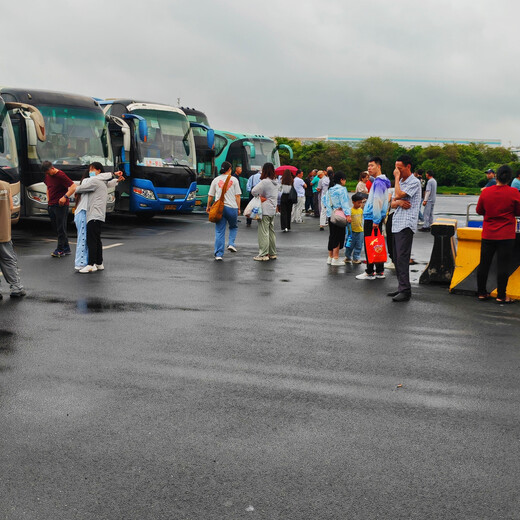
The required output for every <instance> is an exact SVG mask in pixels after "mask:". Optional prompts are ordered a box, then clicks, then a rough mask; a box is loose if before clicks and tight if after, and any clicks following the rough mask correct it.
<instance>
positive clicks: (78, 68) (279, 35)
mask: <svg viewBox="0 0 520 520" xmlns="http://www.w3.org/2000/svg"><path fill="white" fill-rule="evenodd" d="M1 9H2V13H1V18H0V19H1V20H2V30H1V36H2V48H1V51H0V52H1V54H0V85H10V86H17V87H32V88H45V89H53V90H61V91H66V92H74V93H80V94H87V95H91V96H94V97H120V96H121V97H131V98H135V99H140V100H147V101H156V102H165V103H169V104H172V105H177V98H180V99H181V104H182V105H184V106H190V107H195V108H198V109H201V110H203V111H204V112H206V114H207V116H208V118H209V120H210V123H211V125H212V126H213V127H214V128H217V129H221V130H235V131H242V132H254V133H256V132H259V133H264V134H267V135H272V136H274V135H281V136H320V135H326V134H330V135H332V134H334V135H385V136H413V137H459V138H462V137H464V138H467V137H469V138H471V137H472V138H500V139H502V141H503V143H504V145H506V146H509V145H510V144H512V145H513V146H518V145H520V100H519V95H518V94H519V85H520V67H519V55H520V44H519V40H520V38H519V36H518V23H519V22H518V20H519V15H520V3H518V2H513V1H508V0H507V1H506V0H450V1H447V0H394V1H388V0H356V1H352V0H320V1H317V0H312V1H305V0H277V1H273V0H264V1H260V0H256V1H243V0H241V1H236V0H189V1H184V0H146V1H139V2H137V1H135V0H124V1H120V0H103V1H101V0H88V1H86V2H76V1H73V0H69V1H65V0H46V1H45V2H38V3H37V2H34V1H33V2H29V1H27V0H19V1H16V2H9V3H8V4H7V5H6V2H2V7H1Z"/></svg>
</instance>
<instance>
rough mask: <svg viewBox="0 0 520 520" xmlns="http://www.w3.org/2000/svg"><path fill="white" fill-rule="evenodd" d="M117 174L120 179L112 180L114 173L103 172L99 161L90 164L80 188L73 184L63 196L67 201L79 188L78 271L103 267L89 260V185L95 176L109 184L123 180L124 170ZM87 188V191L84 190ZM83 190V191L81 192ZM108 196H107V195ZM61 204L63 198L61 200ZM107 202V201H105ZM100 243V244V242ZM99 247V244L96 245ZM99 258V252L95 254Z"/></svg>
mask: <svg viewBox="0 0 520 520" xmlns="http://www.w3.org/2000/svg"><path fill="white" fill-rule="evenodd" d="M116 175H117V176H118V179H113V180H112V173H110V172H107V173H105V172H103V166H102V165H101V164H100V163H98V162H94V163H92V164H91V165H90V166H89V170H88V172H86V173H85V174H84V175H83V177H82V178H81V181H80V184H79V186H81V188H79V190H78V185H76V184H73V185H72V186H71V187H70V188H69V190H68V191H67V193H66V194H65V196H64V197H63V202H64V203H65V199H66V198H69V197H70V196H71V195H72V194H73V193H76V190H78V193H76V197H75V199H76V206H75V210H74V224H76V229H77V233H78V237H77V245H76V259H75V262H74V268H75V269H76V271H80V272H92V271H95V270H98V269H103V264H102V262H100V263H99V264H98V265H95V264H94V263H92V262H89V248H88V234H87V221H88V219H87V216H88V212H89V210H90V209H91V205H90V197H91V196H92V193H93V191H95V190H92V191H91V190H90V189H89V185H90V184H92V180H93V178H96V179H97V180H98V181H99V180H101V181H104V182H105V183H106V184H107V185H108V186H111V185H112V184H117V183H118V182H119V180H122V172H116ZM84 189H86V191H83V190H84ZM79 192H81V193H79ZM105 198H106V197H105ZM60 204H61V200H60ZM105 204H106V201H105ZM96 243H100V240H97V241H96ZM98 245H99V244H98ZM96 247H97V246H96ZM95 256H96V257H98V258H99V255H98V253H96V255H95ZM89 264H90V265H89ZM94 265H95V267H96V269H93V266H94ZM89 267H90V269H88V271H84V270H85V269H87V268H89Z"/></svg>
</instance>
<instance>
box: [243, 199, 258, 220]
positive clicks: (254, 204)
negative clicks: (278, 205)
mask: <svg viewBox="0 0 520 520" xmlns="http://www.w3.org/2000/svg"><path fill="white" fill-rule="evenodd" d="M244 217H248V218H250V219H252V220H260V219H261V218H262V201H261V200H260V197H259V196H258V195H257V196H256V197H253V198H252V199H251V200H250V201H249V204H248V205H247V206H246V209H245V210H244Z"/></svg>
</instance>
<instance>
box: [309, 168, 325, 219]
mask: <svg viewBox="0 0 520 520" xmlns="http://www.w3.org/2000/svg"><path fill="white" fill-rule="evenodd" d="M324 175H325V172H324V171H323V170H318V171H317V172H316V175H315V176H314V177H313V179H312V181H311V186H312V207H313V209H314V218H320V210H321V204H320V192H319V191H318V183H319V182H320V179H321V178H322V177H323V176H324Z"/></svg>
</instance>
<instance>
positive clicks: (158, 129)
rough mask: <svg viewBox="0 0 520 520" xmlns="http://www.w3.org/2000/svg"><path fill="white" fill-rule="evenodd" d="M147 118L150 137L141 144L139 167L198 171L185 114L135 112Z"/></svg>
mask: <svg viewBox="0 0 520 520" xmlns="http://www.w3.org/2000/svg"><path fill="white" fill-rule="evenodd" d="M132 113H133V114H136V115H139V116H141V117H144V118H145V119H146V123H147V125H148V137H147V139H146V142H142V141H141V140H139V141H138V146H139V152H140V153H139V158H138V162H137V164H138V165H139V166H155V167H159V168H173V167H175V166H188V167H189V168H192V169H194V168H195V146H194V144H193V137H192V133H191V129H190V124H189V122H188V120H187V118H186V116H185V115H183V114H179V113H178V112H170V111H167V110H164V111H163V110H146V109H142V110H134V111H132Z"/></svg>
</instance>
